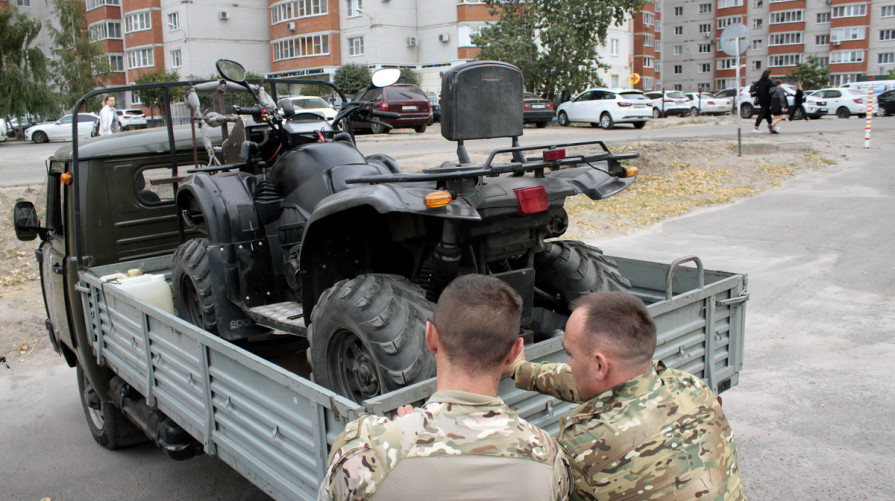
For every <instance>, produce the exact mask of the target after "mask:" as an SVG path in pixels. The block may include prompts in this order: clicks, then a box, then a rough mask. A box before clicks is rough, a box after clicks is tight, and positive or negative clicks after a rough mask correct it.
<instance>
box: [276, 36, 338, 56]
mask: <svg viewBox="0 0 895 501" xmlns="http://www.w3.org/2000/svg"><path fill="white" fill-rule="evenodd" d="M270 45H271V46H273V60H274V61H282V60H284V59H295V58H299V57H310V56H323V55H326V54H329V35H309V36H303V37H295V38H290V39H287V40H278V41H276V42H271V44H270Z"/></svg>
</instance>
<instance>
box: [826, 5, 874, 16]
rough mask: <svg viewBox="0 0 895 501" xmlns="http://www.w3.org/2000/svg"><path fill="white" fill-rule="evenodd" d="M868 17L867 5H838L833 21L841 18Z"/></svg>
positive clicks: (835, 8) (834, 8) (834, 9)
mask: <svg viewBox="0 0 895 501" xmlns="http://www.w3.org/2000/svg"><path fill="white" fill-rule="evenodd" d="M866 15H867V4H863V3H860V4H849V5H837V6H836V7H833V19H837V18H840V17H863V16H866Z"/></svg>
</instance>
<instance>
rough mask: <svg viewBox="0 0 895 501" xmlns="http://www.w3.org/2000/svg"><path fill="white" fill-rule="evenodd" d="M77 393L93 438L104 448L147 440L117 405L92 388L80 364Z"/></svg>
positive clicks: (78, 367)
mask: <svg viewBox="0 0 895 501" xmlns="http://www.w3.org/2000/svg"><path fill="white" fill-rule="evenodd" d="M77 373H78V393H79V394H80V395H81V407H83V408H84V417H86V418H87V427H88V428H90V434H91V435H93V440H96V443H98V444H99V445H101V446H103V447H105V448H106V449H110V450H111V449H118V448H120V447H127V446H129V445H135V444H140V443H143V442H146V441H148V440H149V438H148V437H147V436H146V434H145V433H143V431H142V430H140V428H137V426H136V425H135V424H134V423H131V421H130V419H128V418H127V416H125V415H124V413H122V412H121V411H120V410H118V408H117V407H115V406H114V405H112V404H111V403H110V402H109V400H108V399H107V398H104V397H103V396H102V395H100V394H99V393H98V392H96V391H95V390H94V389H93V386H92V385H91V384H90V381H88V380H87V376H86V375H85V374H84V369H82V368H81V364H78V366H77Z"/></svg>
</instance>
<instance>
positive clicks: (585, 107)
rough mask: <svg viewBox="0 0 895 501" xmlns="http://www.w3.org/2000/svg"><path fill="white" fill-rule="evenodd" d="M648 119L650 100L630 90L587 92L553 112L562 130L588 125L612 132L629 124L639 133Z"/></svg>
mask: <svg viewBox="0 0 895 501" xmlns="http://www.w3.org/2000/svg"><path fill="white" fill-rule="evenodd" d="M651 116H652V106H651V105H650V102H649V100H648V99H647V98H646V97H645V96H644V95H643V92H641V91H639V90H633V89H587V90H586V91H584V92H582V93H580V94H578V95H576V96H575V97H573V98H572V100H571V101H566V102H564V103H562V104H560V105H559V108H557V109H556V121H557V122H558V123H559V125H562V126H567V125H569V124H570V123H571V122H588V123H590V124H591V126H593V127H602V128H604V129H611V128H613V127H615V124H618V123H629V124H631V125H633V126H634V128H636V129H642V128H643V126H644V125H646V121H647V120H649V118H650V117H651Z"/></svg>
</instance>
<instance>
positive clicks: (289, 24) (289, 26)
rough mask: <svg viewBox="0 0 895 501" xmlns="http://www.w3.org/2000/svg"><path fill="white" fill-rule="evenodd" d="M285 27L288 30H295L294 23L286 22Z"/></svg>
mask: <svg viewBox="0 0 895 501" xmlns="http://www.w3.org/2000/svg"><path fill="white" fill-rule="evenodd" d="M286 29H288V30H289V31H295V23H286Z"/></svg>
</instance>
